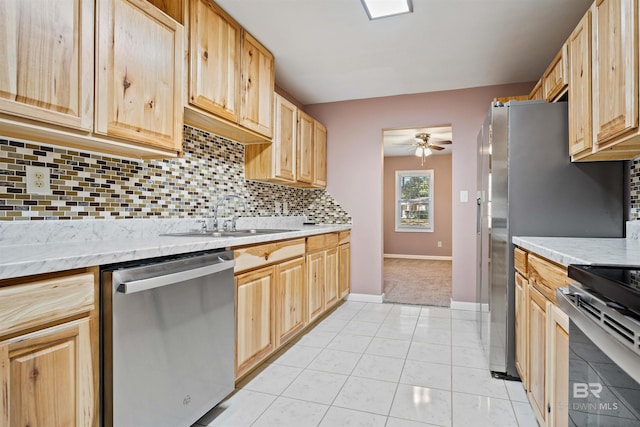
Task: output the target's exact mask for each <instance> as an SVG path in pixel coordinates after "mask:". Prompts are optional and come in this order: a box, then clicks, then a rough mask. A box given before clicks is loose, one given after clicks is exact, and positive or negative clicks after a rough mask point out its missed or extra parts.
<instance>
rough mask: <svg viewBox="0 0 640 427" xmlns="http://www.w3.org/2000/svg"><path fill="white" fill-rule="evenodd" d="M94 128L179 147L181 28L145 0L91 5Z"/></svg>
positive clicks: (110, 134)
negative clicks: (94, 63) (94, 38)
mask: <svg viewBox="0 0 640 427" xmlns="http://www.w3.org/2000/svg"><path fill="white" fill-rule="evenodd" d="M96 22H97V36H98V42H97V58H98V60H97V64H98V70H97V82H96V85H97V88H96V101H97V102H96V132H97V133H100V134H104V135H107V136H114V137H119V138H123V139H127V140H130V141H136V142H140V143H144V144H146V145H150V146H158V147H160V148H165V149H169V150H175V151H180V147H181V146H182V122H183V121H182V114H183V110H182V81H183V73H182V51H183V38H184V35H183V28H182V26H181V25H180V24H178V23H177V22H176V21H175V20H173V19H171V18H170V17H168V16H167V15H165V14H163V13H161V12H160V11H159V10H158V9H156V8H155V7H153V6H152V5H151V4H149V3H148V2H146V1H145V0H103V1H100V2H98V10H97V20H96Z"/></svg>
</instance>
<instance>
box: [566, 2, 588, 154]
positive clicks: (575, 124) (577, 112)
mask: <svg viewBox="0 0 640 427" xmlns="http://www.w3.org/2000/svg"><path fill="white" fill-rule="evenodd" d="M592 8H593V7H592ZM592 8H591V9H589V10H588V11H587V13H586V14H585V15H584V17H583V18H582V19H581V20H580V22H579V23H578V26H577V27H576V28H575V29H574V30H573V32H572V33H571V35H570V36H569V40H568V41H567V52H568V55H569V61H568V63H569V103H568V104H569V105H568V108H569V154H570V155H571V156H573V158H574V160H577V159H579V158H581V157H583V156H584V155H587V154H590V153H591V147H592V146H593V141H592V140H593V133H592V132H593V123H592V115H591V105H592V96H591V13H592Z"/></svg>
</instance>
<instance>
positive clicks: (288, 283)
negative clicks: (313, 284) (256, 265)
mask: <svg viewBox="0 0 640 427" xmlns="http://www.w3.org/2000/svg"><path fill="white" fill-rule="evenodd" d="M304 279H305V276H304V258H298V259H294V260H292V261H288V262H284V263H282V264H279V265H277V266H276V283H277V285H276V286H277V293H276V337H277V345H278V346H280V345H281V344H283V343H285V342H286V341H287V340H288V339H289V338H291V337H292V336H293V335H295V334H296V333H297V332H298V331H299V330H300V329H302V328H303V327H304V326H305V321H306V316H305V313H304V307H305V302H306V301H305V296H306V295H305V292H304V290H305V280H304Z"/></svg>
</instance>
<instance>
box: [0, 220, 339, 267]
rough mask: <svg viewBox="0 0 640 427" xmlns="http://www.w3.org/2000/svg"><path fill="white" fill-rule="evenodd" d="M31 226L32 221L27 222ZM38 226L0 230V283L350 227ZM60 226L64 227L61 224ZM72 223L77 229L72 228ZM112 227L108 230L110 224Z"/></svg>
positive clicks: (135, 223)
mask: <svg viewBox="0 0 640 427" xmlns="http://www.w3.org/2000/svg"><path fill="white" fill-rule="evenodd" d="M25 222H27V223H28V222H32V223H35V221H25ZM53 223H54V221H51V222H50V223H49V224H47V222H46V221H45V222H42V221H39V222H38V224H24V223H22V224H0V279H7V278H12V277H20V276H28V275H32V274H41V273H50V272H54V271H63V270H71V269H74V268H83V267H89V266H99V265H107V264H113V263H119V262H125V261H133V260H141V259H146V258H154V257H161V256H166V255H177V254H183V253H189V252H198V251H204V250H210V249H220V248H229V247H233V246H242V245H250V244H256V243H264V242H270V241H276V240H283V239H294V238H297V237H305V236H311V235H314V234H323V233H330V232H334V231H343V230H349V229H351V225H346V224H345V225H343V224H332V225H302V221H299V222H291V221H290V222H288V223H287V222H285V223H283V222H282V221H280V222H278V221H275V222H274V221H271V222H269V221H266V222H265V221H264V219H263V218H262V219H261V221H259V222H257V223H255V224H256V225H254V226H251V227H247V226H246V224H248V223H242V224H243V225H244V226H241V223H240V222H239V223H238V228H278V229H291V230H292V231H287V232H281V233H273V234H261V235H252V236H246V237H207V236H185V237H178V236H161V235H160V234H162V233H169V232H180V231H187V230H190V229H193V228H195V227H194V226H195V225H197V223H195V220H147V219H145V220H115V221H96V220H92V221H77V222H76V221H55V223H56V224H53ZM63 223H64V224H63ZM71 223H75V224H71ZM111 223H112V224H111Z"/></svg>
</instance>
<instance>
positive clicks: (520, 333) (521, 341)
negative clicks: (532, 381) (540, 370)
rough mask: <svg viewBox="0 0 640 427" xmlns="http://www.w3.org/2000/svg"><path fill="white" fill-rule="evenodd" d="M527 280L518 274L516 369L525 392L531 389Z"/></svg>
mask: <svg viewBox="0 0 640 427" xmlns="http://www.w3.org/2000/svg"><path fill="white" fill-rule="evenodd" d="M528 286H529V284H528V282H527V279H526V278H525V277H524V276H523V275H521V274H520V273H517V272H516V297H515V301H516V369H517V370H518V373H519V374H520V379H521V380H522V385H523V386H524V388H525V390H528V389H529V382H528V375H527V369H526V368H527V299H526V293H527V291H528V290H527V287H528Z"/></svg>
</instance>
